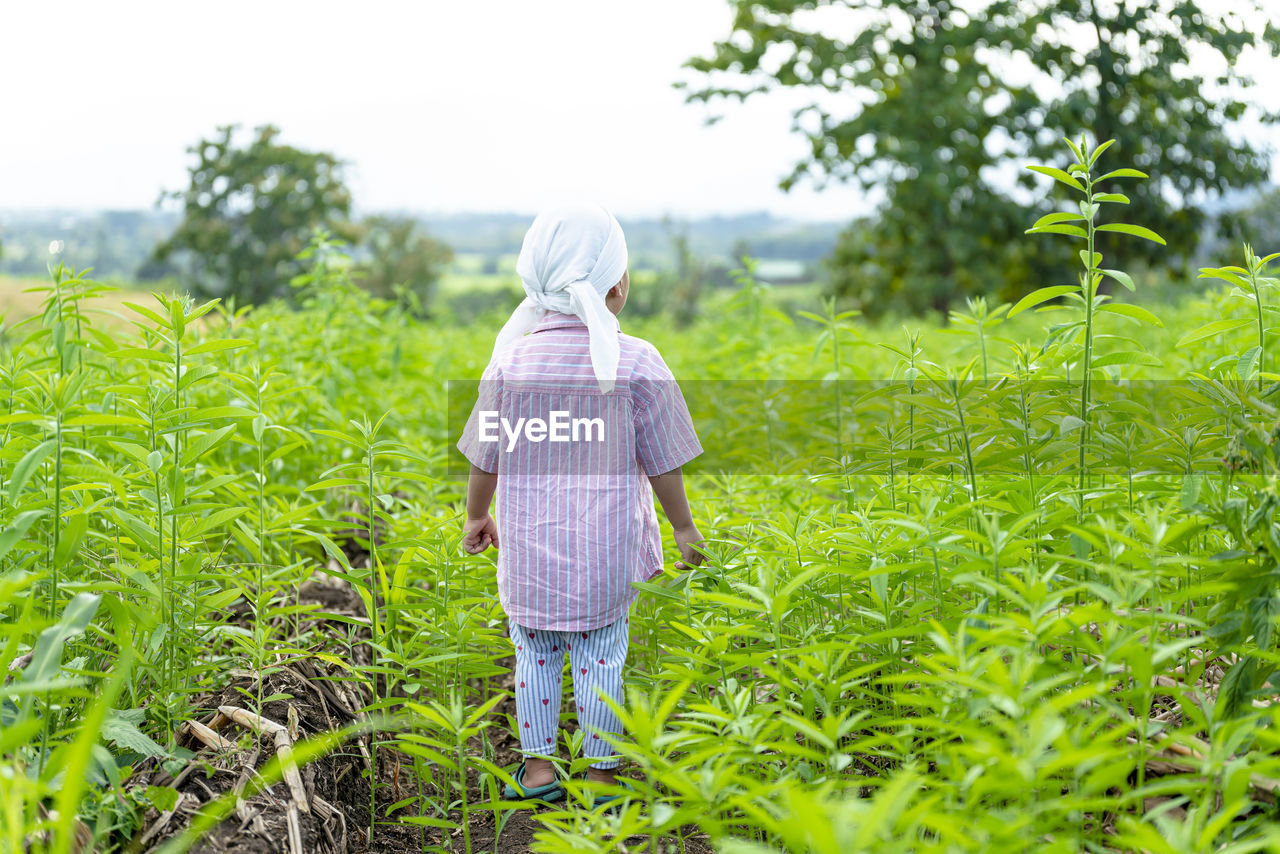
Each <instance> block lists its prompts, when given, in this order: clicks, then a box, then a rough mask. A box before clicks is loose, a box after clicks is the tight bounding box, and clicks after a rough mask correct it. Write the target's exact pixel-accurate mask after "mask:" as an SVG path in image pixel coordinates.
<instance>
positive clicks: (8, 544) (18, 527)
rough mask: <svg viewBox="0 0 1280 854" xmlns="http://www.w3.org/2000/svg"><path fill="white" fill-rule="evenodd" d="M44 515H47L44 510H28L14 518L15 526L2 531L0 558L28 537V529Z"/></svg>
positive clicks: (0, 535) (0, 532) (0, 536)
mask: <svg viewBox="0 0 1280 854" xmlns="http://www.w3.org/2000/svg"><path fill="white" fill-rule="evenodd" d="M43 515H45V511H44V510H28V511H27V512H25V513H19V514H18V515H17V516H16V517H14V520H13V524H11V525H10V526H9V527H7V528H5V529H4V530H3V531H0V557H4V556H5V555H7V554H8V553H9V552H10V551H12V550H13V547H14V546H16V545H17V544H18V541H19V540H21V539H22V538H23V537H24V536H26V533H27V529H28V528H30V527H31V526H32V525H33V524H35V521H36V520H37V519H39V518H40V517H41V516H43Z"/></svg>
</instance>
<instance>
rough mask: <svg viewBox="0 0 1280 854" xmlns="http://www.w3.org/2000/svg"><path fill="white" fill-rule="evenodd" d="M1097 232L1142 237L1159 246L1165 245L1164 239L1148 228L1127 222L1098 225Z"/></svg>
mask: <svg viewBox="0 0 1280 854" xmlns="http://www.w3.org/2000/svg"><path fill="white" fill-rule="evenodd" d="M1097 230H1098V231H1114V232H1117V233H1119V234H1131V235H1133V236H1134V237H1143V238H1146V239H1147V240H1154V241H1155V242H1156V243H1159V244H1160V245H1161V246H1164V245H1165V242H1164V238H1163V237H1161V236H1160V235H1158V234H1156V233H1155V232H1154V231H1152V230H1151V229H1149V228H1146V227H1144V226H1141V225H1130V224H1129V223H1127V222H1109V223H1107V224H1106V225H1100V226H1098V228H1097Z"/></svg>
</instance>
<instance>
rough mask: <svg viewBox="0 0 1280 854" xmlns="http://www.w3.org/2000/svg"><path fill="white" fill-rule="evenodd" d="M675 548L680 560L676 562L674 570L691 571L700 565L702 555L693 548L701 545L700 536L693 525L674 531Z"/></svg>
mask: <svg viewBox="0 0 1280 854" xmlns="http://www.w3.org/2000/svg"><path fill="white" fill-rule="evenodd" d="M674 531H675V535H676V548H678V549H679V550H680V558H681V559H680V560H678V561H676V569H693V568H694V567H697V566H701V565H702V555H701V554H699V553H698V552H697V551H695V550H694V548H693V547H694V546H696V545H700V544H701V543H702V534H700V533H698V529H697V527H696V526H694V525H689V526H688V527H685V528H676V529H674Z"/></svg>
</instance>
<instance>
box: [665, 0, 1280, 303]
mask: <svg viewBox="0 0 1280 854" xmlns="http://www.w3.org/2000/svg"><path fill="white" fill-rule="evenodd" d="M731 2H732V5H733V7H734V11H735V14H734V19H733V24H732V30H731V32H730V34H729V36H728V38H726V39H725V40H724V41H721V42H717V43H716V44H715V45H714V48H713V50H712V52H711V55H709V56H706V57H694V58H692V59H690V60H689V61H688V62H686V63H685V64H686V66H687V67H689V68H692V69H693V70H694V71H695V72H699V73H701V74H703V75H705V77H704V78H702V79H703V82H704V83H705V84H706V85H704V86H702V87H701V88H692V87H690V86H689V85H688V83H687V82H681V83H677V84H676V85H677V86H678V87H681V88H686V89H688V90H689V91H688V94H687V96H686V98H687V100H688V101H690V102H704V103H707V102H711V101H713V100H717V99H737V100H739V101H745V100H746V99H748V98H751V97H753V96H756V95H757V94H760V93H764V92H769V91H771V90H774V89H777V88H779V87H781V88H790V89H798V90H803V91H806V92H808V93H811V94H812V95H813V98H812V99H811V103H807V104H805V105H804V106H802V107H800V108H799V109H797V110H796V111H795V113H794V115H793V119H794V121H793V129H795V130H797V131H799V132H801V133H803V134H804V135H805V137H806V139H807V141H808V144H809V146H808V147H809V151H808V154H807V155H806V156H805V157H804V158H802V159H801V160H800V161H799V162H798V163H797V164H795V166H794V168H793V169H792V171H791V172H790V174H788V175H787V176H786V177H784V178H783V179H782V181H781V186H782V187H783V188H784V189H790V188H791V187H792V186H794V185H795V184H796V183H797V182H798V181H800V180H801V179H804V178H808V179H811V180H813V181H814V182H815V183H816V184H817V186H819V187H822V186H824V185H826V184H827V183H828V182H830V181H841V182H844V181H848V182H854V183H856V184H858V185H860V186H861V187H862V188H864V189H866V190H875V191H877V192H880V193H882V194H883V201H882V203H881V207H880V210H879V211H878V212H877V213H876V214H875V215H874V216H872V217H869V218H868V219H867V220H866V221H864V222H862V223H859V224H857V225H856V226H855V227H854V228H853V229H851V230H850V231H848V232H846V234H845V236H844V238H843V240H842V241H841V247H840V249H839V250H838V252H837V254H836V256H835V258H834V259H833V263H834V264H835V265H836V266H837V268H838V269H837V270H836V271H833V273H834V275H833V280H834V281H835V283H836V286H837V287H838V288H841V289H842V291H841V292H842V293H843V294H844V295H846V296H853V297H855V299H856V300H857V301H858V302H860V303H861V306H860V307H861V308H862V309H863V310H864V311H866V312H868V313H872V314H874V313H876V312H878V311H881V310H883V309H884V308H885V307H887V306H891V305H892V306H897V307H900V308H904V309H906V310H913V311H919V310H921V309H925V308H934V309H938V310H943V311H945V309H946V308H947V307H948V306H949V305H950V304H951V303H952V302H953V301H954V300H955V299H956V298H957V297H958V296H960V295H961V294H964V293H970V292H973V291H982V292H996V293H998V295H1000V296H1002V297H1013V296H1017V295H1018V294H1019V293H1020V292H1022V291H1025V290H1026V289H1029V288H1030V287H1033V286H1036V285H1039V284H1043V283H1044V279H1045V278H1046V277H1048V276H1050V275H1053V273H1051V272H1050V271H1051V270H1052V269H1054V268H1057V267H1058V266H1059V264H1058V261H1057V259H1054V258H1052V257H1046V256H1043V255H1040V254H1036V253H1031V252H1029V251H1027V250H1026V249H1024V248H1023V247H1022V246H1021V245H1020V244H1021V243H1022V242H1023V240H1022V231H1023V229H1025V228H1026V227H1027V226H1028V225H1029V224H1030V222H1031V221H1032V220H1033V219H1034V215H1033V214H1032V212H1031V211H1029V210H1027V207H1026V203H1025V201H1024V200H1025V199H1026V198H1027V195H1028V194H1027V191H1028V190H1030V189H1031V188H1033V187H1034V186H1036V184H1035V180H1037V179H1035V176H1031V175H1029V174H1027V173H1025V172H1022V171H1021V170H1020V168H1019V167H1020V166H1021V164H1022V163H1024V162H1026V160H1027V159H1029V158H1030V159H1035V160H1040V161H1044V160H1045V159H1053V158H1055V157H1056V155H1057V152H1058V148H1057V146H1058V144H1059V142H1060V140H1061V138H1062V137H1064V136H1069V137H1071V138H1075V139H1078V138H1079V136H1080V133H1081V131H1087V132H1089V133H1090V135H1091V136H1093V137H1094V138H1095V139H1098V140H1106V139H1113V138H1114V139H1115V140H1116V141H1117V145H1116V149H1117V150H1119V151H1122V152H1123V153H1124V157H1125V158H1126V160H1128V161H1130V162H1133V163H1134V164H1135V165H1137V166H1138V168H1140V169H1144V170H1145V171H1148V172H1150V173H1152V176H1153V180H1151V181H1148V182H1144V183H1143V184H1142V185H1141V186H1140V188H1139V189H1136V190H1134V192H1133V193H1132V194H1131V198H1132V202H1133V209H1132V210H1130V211H1127V212H1125V214H1124V216H1125V217H1126V218H1129V219H1130V221H1133V222H1140V223H1143V224H1145V225H1148V226H1150V227H1152V228H1154V229H1155V230H1156V231H1158V232H1160V233H1161V234H1163V235H1164V236H1165V237H1166V238H1168V240H1169V244H1170V246H1171V247H1177V251H1176V252H1169V251H1164V250H1162V249H1161V247H1157V246H1152V247H1149V248H1148V247H1142V248H1138V247H1134V246H1133V245H1132V244H1127V245H1126V249H1125V251H1126V253H1130V257H1132V253H1133V252H1134V251H1148V252H1149V254H1148V255H1147V258H1148V260H1150V261H1151V262H1152V263H1154V264H1158V265H1170V264H1175V265H1176V264H1181V263H1183V261H1184V260H1185V259H1186V258H1189V256H1190V255H1191V253H1192V252H1193V251H1194V249H1195V246H1196V243H1197V241H1198V239H1199V237H1200V233H1201V223H1202V222H1203V219H1204V213H1203V212H1202V211H1201V210H1200V209H1199V208H1198V207H1197V206H1196V204H1195V203H1194V202H1195V200H1196V199H1198V198H1200V197H1201V196H1202V195H1204V194H1206V193H1221V192H1224V191H1226V190H1229V189H1231V188H1234V187H1244V186H1250V185H1253V184H1257V183H1259V182H1262V181H1264V180H1265V179H1266V177H1267V173H1268V158H1267V156H1266V154H1265V153H1264V152H1262V151H1259V150H1258V149H1256V148H1254V147H1253V146H1251V145H1250V144H1248V143H1246V142H1239V141H1236V140H1233V139H1232V138H1231V137H1230V136H1229V133H1228V131H1229V128H1230V127H1231V126H1232V124H1233V123H1234V122H1236V121H1237V120H1238V119H1240V118H1241V117H1242V116H1243V115H1244V113H1245V111H1246V109H1248V103H1247V102H1246V101H1245V100H1244V98H1243V96H1242V95H1241V90H1242V89H1243V88H1245V87H1247V86H1249V85H1251V84H1252V83H1253V81H1252V79H1250V78H1249V77H1248V76H1246V75H1245V74H1243V73H1241V72H1240V71H1238V70H1237V65H1236V61H1237V60H1238V59H1239V58H1240V56H1241V54H1242V53H1243V52H1244V51H1245V50H1246V49H1248V48H1251V47H1252V48H1258V49H1263V50H1267V51H1269V52H1270V53H1271V54H1272V55H1274V54H1275V53H1276V52H1277V51H1278V50H1280V30H1277V29H1276V28H1275V27H1274V26H1273V25H1272V24H1271V23H1270V22H1269V21H1268V19H1267V18H1266V16H1265V15H1264V14H1263V12H1262V10H1261V8H1260V4H1259V3H1258V2H1257V0H1241V2H1240V3H1237V4H1235V5H1238V6H1242V7H1244V11H1245V13H1247V14H1244V15H1241V14H1236V13H1232V12H1224V11H1220V7H1221V5H1222V4H1214V6H1213V10H1210V9H1209V8H1208V7H1209V4H1205V8H1201V7H1200V6H1199V5H1197V4H1196V3H1195V2H1191V0H1146V1H1145V2H1135V0H973V2H970V3H963V2H956V0H880V2H878V3H876V4H874V5H871V4H864V3H857V2H853V0H843V2H835V0H731ZM1246 22H1248V23H1251V24H1253V23H1261V24H1262V26H1261V32H1250V31H1248V29H1247V28H1246V26H1245V25H1246ZM1255 29H1257V27H1256V26H1255ZM834 34H838V35H834ZM1193 56H1194V57H1195V60H1194V61H1192V57H1193ZM1214 66H1216V67H1214ZM807 100H808V99H807ZM850 105H853V106H852V108H850ZM1260 118H1261V119H1262V120H1263V121H1267V122H1273V121H1276V120H1277V118H1278V117H1277V116H1276V115H1274V114H1267V113H1263V114H1261V115H1260ZM713 120H714V119H713ZM1012 175H1017V177H1016V178H1012V177H1011V176H1012ZM1040 186H1042V187H1043V186H1046V184H1044V183H1041V184H1040ZM1228 225H1234V223H1228ZM1110 249H1111V246H1110V245H1105V244H1104V245H1103V246H1102V247H1101V250H1102V251H1103V252H1104V253H1107V252H1108V251H1109V250H1110ZM854 269H856V270H858V271H859V274H858V275H857V276H854V275H850V271H851V270H854ZM841 270H842V271H844V272H843V274H841V273H840V271H841ZM999 283H1003V287H1001V286H1000V284H999Z"/></svg>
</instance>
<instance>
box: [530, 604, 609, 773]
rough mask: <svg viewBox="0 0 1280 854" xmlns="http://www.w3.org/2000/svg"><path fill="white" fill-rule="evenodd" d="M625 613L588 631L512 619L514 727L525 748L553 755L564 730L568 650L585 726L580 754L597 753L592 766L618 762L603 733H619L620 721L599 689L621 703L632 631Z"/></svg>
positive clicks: (575, 694) (575, 695) (580, 717)
mask: <svg viewBox="0 0 1280 854" xmlns="http://www.w3.org/2000/svg"><path fill="white" fill-rule="evenodd" d="M630 629H631V626H630V620H629V619H628V618H627V617H623V618H622V619H620V620H618V621H616V622H614V623H613V624H611V625H608V626H601V627H600V628H598V629H593V630H591V631H586V632H571V631H551V630H547V629H531V628H528V627H526V626H521V625H518V624H517V623H515V622H514V621H511V622H510V625H509V627H508V632H509V634H510V635H511V642H512V644H514V645H515V648H516V650H515V651H516V673H515V685H516V726H517V727H518V729H519V731H520V749H521V751H522V752H524V753H528V754H533V755H537V756H550V755H552V754H554V753H555V752H556V741H557V736H558V733H559V730H560V691H561V687H562V685H563V678H564V660H565V656H566V655H567V656H568V658H569V666H570V668H571V669H572V672H573V699H574V705H575V706H576V707H577V709H578V726H579V727H580V728H581V729H582V731H583V738H582V754H583V755H584V756H588V757H592V758H595V757H599V761H598V762H593V763H591V765H592V767H593V768H615V767H617V765H618V761H617V758H616V757H615V755H614V753H613V748H612V747H611V746H610V744H609V742H608V741H607V740H606V739H605V737H604V736H603V735H601V733H621V732H622V724H621V722H620V721H619V720H618V716H617V715H615V714H614V713H613V710H612V709H610V708H609V707H608V706H607V705H606V704H605V703H604V701H603V700H601V699H599V697H598V696H597V692H598V691H599V692H603V693H604V694H605V695H607V696H608V697H610V698H612V699H613V700H614V701H615V702H618V703H621V702H622V701H623V699H624V697H623V694H622V667H623V665H624V664H625V663H626V660H627V641H628V639H629V635H630V633H631V632H630Z"/></svg>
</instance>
